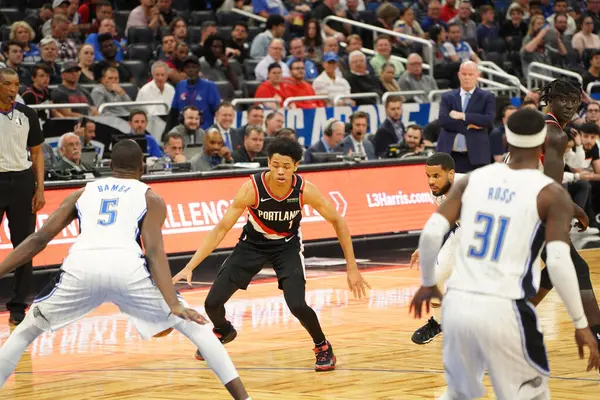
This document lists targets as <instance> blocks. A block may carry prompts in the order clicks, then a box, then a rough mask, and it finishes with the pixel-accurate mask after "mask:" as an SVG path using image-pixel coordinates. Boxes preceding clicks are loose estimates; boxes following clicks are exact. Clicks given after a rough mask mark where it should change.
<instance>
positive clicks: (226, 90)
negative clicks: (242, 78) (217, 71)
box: [215, 81, 235, 101]
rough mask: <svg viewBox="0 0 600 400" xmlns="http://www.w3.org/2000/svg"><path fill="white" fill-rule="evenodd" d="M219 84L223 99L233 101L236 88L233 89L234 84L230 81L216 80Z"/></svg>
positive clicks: (216, 83) (218, 87)
mask: <svg viewBox="0 0 600 400" xmlns="http://www.w3.org/2000/svg"><path fill="white" fill-rule="evenodd" d="M215 85H217V89H219V94H220V95H221V99H222V100H224V101H231V100H233V99H234V98H235V90H234V89H233V85H232V84H231V82H229V81H217V82H215Z"/></svg>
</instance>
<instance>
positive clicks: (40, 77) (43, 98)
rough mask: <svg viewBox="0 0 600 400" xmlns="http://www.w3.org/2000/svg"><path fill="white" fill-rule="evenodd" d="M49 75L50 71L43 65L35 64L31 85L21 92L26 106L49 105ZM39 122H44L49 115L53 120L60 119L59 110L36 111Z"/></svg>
mask: <svg viewBox="0 0 600 400" xmlns="http://www.w3.org/2000/svg"><path fill="white" fill-rule="evenodd" d="M50 73H52V70H51V69H50V68H49V67H48V66H47V65H46V64H44V63H39V64H36V65H35V66H34V67H33V68H32V69H31V77H32V81H33V83H32V85H31V86H29V87H28V88H27V89H25V91H24V92H23V95H22V96H23V101H25V104H27V105H38V104H50V91H49V90H48V85H49V83H50ZM37 113H38V117H39V118H40V120H41V121H46V120H47V119H48V117H49V115H51V116H52V117H54V118H60V117H62V116H63V115H62V113H61V112H60V110H37Z"/></svg>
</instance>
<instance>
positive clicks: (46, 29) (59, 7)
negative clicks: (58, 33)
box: [40, 0, 70, 37]
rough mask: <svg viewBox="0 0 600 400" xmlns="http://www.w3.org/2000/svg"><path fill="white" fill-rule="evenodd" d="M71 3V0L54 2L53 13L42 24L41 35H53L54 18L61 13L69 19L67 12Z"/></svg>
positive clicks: (56, 0) (55, 0)
mask: <svg viewBox="0 0 600 400" xmlns="http://www.w3.org/2000/svg"><path fill="white" fill-rule="evenodd" d="M69 5H70V2H69V0H54V1H53V2H52V15H50V18H48V19H47V20H46V22H44V25H42V28H41V29H42V34H41V35H40V36H42V37H47V36H51V35H52V20H53V19H54V17H56V16H59V15H61V16H63V17H65V18H66V19H67V21H68V18H67V14H68V8H69Z"/></svg>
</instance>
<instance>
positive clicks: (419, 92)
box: [381, 90, 426, 104]
mask: <svg viewBox="0 0 600 400" xmlns="http://www.w3.org/2000/svg"><path fill="white" fill-rule="evenodd" d="M425 94H426V93H425V91H424V90H401V91H399V92H385V93H384V94H383V96H381V102H382V103H383V104H385V102H386V100H387V99H388V97H390V96H403V97H409V96H422V95H425Z"/></svg>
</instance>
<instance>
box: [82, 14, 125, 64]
mask: <svg viewBox="0 0 600 400" xmlns="http://www.w3.org/2000/svg"><path fill="white" fill-rule="evenodd" d="M102 34H110V35H111V36H112V37H113V41H114V43H115V47H116V49H117V54H116V56H115V60H117V62H121V61H123V49H122V48H121V44H120V43H119V41H118V40H117V39H115V38H116V37H117V28H116V25H115V20H114V19H112V18H104V19H103V20H102V21H100V23H99V25H98V33H90V34H89V35H88V36H87V38H86V39H85V43H86V44H89V45H92V47H93V48H94V61H102V60H104V56H103V55H102V52H101V51H100V43H99V41H98V36H99V35H102Z"/></svg>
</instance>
